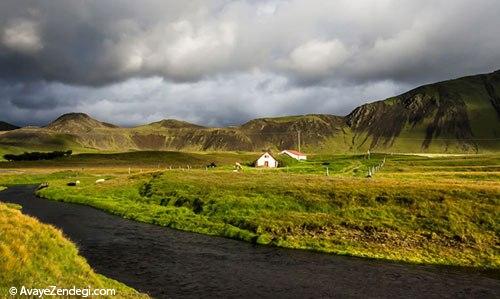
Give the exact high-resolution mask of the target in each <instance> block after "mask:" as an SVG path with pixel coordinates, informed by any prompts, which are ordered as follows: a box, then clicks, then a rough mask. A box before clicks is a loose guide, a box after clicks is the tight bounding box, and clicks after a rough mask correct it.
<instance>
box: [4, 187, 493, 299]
mask: <svg viewBox="0 0 500 299" xmlns="http://www.w3.org/2000/svg"><path fill="white" fill-rule="evenodd" d="M32 191H33V189H30V188H25V187H12V188H9V190H7V191H4V192H3V193H0V197H2V198H3V199H5V200H7V201H10V202H13V203H17V204H21V205H23V207H24V208H23V212H24V213H27V214H30V215H33V216H36V217H37V218H38V219H40V220H41V221H43V222H47V223H51V224H53V225H55V226H57V227H59V228H61V229H62V230H63V231H64V233H65V235H67V236H69V238H71V240H74V241H75V242H76V243H77V244H78V246H79V248H80V252H81V254H82V255H83V256H84V257H85V258H86V259H87V260H88V262H89V264H90V265H91V266H92V268H94V269H95V270H96V271H98V272H99V273H102V274H104V275H106V276H107V277H111V278H113V279H117V280H119V281H121V282H124V283H126V284H127V285H130V286H132V287H134V288H135V289H138V290H141V291H143V292H147V293H149V294H151V296H153V297H155V298H165V297H169V298H172V297H173V298H184V297H224V298H226V297H231V298H248V297H258V298H276V297H282V298H304V297H314V298H318V297H341V298H345V297H349V298H353V297H358V298H366V297H392V298H429V297H482V298H485V297H487V298H488V297H489V298H495V297H498V296H500V281H499V280H498V279H495V278H493V277H497V276H493V277H492V276H490V274H488V273H484V272H481V271H476V270H472V269H462V268H455V267H437V266H429V265H428V266H417V265H411V264H398V263H391V262H384V261H378V260H370V259H360V258H352V257H345V256H338V255H329V254H320V253H315V252H309V251H302V250H289V249H282V248H277V247H271V246H258V245H252V244H250V243H246V242H239V241H236V240H231V239H227V238H219V237H210V236H206V235H201V234H193V233H187V232H182V231H177V230H172V229H169V228H165V227H160V226H157V225H150V224H145V223H139V222H136V221H130V220H127V219H123V218H121V217H117V216H113V215H109V214H106V213H105V212H103V211H100V210H97V209H94V208H91V207H88V206H84V205H77V204H70V203H65V202H57V201H50V200H46V199H42V198H36V197H34V196H33V195H32V193H31V192H32Z"/></svg>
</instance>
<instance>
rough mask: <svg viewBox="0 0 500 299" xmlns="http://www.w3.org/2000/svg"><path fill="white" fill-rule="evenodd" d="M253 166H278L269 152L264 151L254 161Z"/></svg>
mask: <svg viewBox="0 0 500 299" xmlns="http://www.w3.org/2000/svg"><path fill="white" fill-rule="evenodd" d="M255 167H267V168H275V167H278V161H276V159H275V158H274V157H273V156H272V155H271V154H270V153H269V152H265V153H263V154H262V156H260V158H258V159H257V161H255Z"/></svg>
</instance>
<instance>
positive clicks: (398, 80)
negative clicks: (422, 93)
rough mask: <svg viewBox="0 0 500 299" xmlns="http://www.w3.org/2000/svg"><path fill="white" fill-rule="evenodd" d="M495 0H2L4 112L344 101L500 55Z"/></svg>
mask: <svg viewBox="0 0 500 299" xmlns="http://www.w3.org/2000/svg"><path fill="white" fill-rule="evenodd" d="M499 11H500V1H498V0H474V1H473V0H453V1H449V0H420V1H414V0H411V1H409V0H376V1H375V0H371V1H370V0H357V1H353V0H346V1H344V0H269V1H265V0H254V1H250V0H246V1H245V0H240V1H230V0H191V1H178V0H172V1H170V0H141V1H136V0H104V1H103V0H95V1H92V0H31V1H25V0H2V1H1V2H0V107H1V109H0V120H3V121H7V122H10V123H14V124H17V125H43V124H46V123H47V122H49V121H51V120H53V119H55V118H57V117H58V116H60V115H61V114H63V113H68V112H84V113H88V114H90V115H91V116H93V117H95V118H97V119H99V120H102V121H107V122H111V123H115V124H119V125H124V126H133V125H137V124H143V123H149V122H153V121H158V120H161V119H168V118H175V119H181V120H186V121H190V122H194V123H197V124H202V125H208V126H227V125H237V124H241V123H244V122H245V121H248V120H250V119H253V118H257V117H266V116H283V115H295V114H307V113H328V114H335V115H346V114H348V113H349V112H350V111H351V110H352V109H353V108H355V107H357V106H359V105H361V104H363V103H367V102H372V101H375V100H380V99H384V98H387V97H390V96H394V95H397V94H400V93H403V92H405V91H407V90H410V89H412V88H414V87H417V86H420V85H422V84H426V83H431V82H436V81H440V80H446V79H451V78H456V77H460V76H464V75H471V74H477V73H487V72H492V71H494V70H496V69H499V68H500V38H499V36H500V29H499V28H500V18H498V12H499Z"/></svg>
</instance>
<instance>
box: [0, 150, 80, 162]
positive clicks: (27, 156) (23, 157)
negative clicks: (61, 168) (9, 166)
mask: <svg viewBox="0 0 500 299" xmlns="http://www.w3.org/2000/svg"><path fill="white" fill-rule="evenodd" d="M72 154H73V151H72V150H68V151H54V152H46V153H41V152H31V153H23V154H20V155H13V154H6V155H4V156H3V158H4V159H5V160H7V161H11V162H13V161H41V160H54V159H57V158H63V157H69V156H71V155H72Z"/></svg>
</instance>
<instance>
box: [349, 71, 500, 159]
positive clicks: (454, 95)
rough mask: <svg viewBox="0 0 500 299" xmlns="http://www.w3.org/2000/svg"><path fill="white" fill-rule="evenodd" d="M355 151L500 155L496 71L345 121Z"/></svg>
mask: <svg viewBox="0 0 500 299" xmlns="http://www.w3.org/2000/svg"><path fill="white" fill-rule="evenodd" d="M347 122H348V124H349V126H350V127H351V129H352V130H353V132H354V136H353V139H352V144H353V146H354V147H356V148H363V149H368V148H370V149H372V150H374V149H375V150H387V151H393V152H448V153H450V152H451V153H453V152H472V153H476V152H495V151H499V150H500V71H497V72H494V73H491V74H485V75H477V76H469V77H464V78H459V79H455V80H449V81H444V82H439V83H435V84H430V85H425V86H422V87H419V88H416V89H414V90H411V91H409V92H407V93H404V94H402V95H400V96H397V97H394V98H390V99H387V100H384V101H379V102H375V103H370V104H366V105H363V106H361V107H359V108H356V109H355V110H354V111H353V112H352V113H351V114H349V115H348V116H347Z"/></svg>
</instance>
